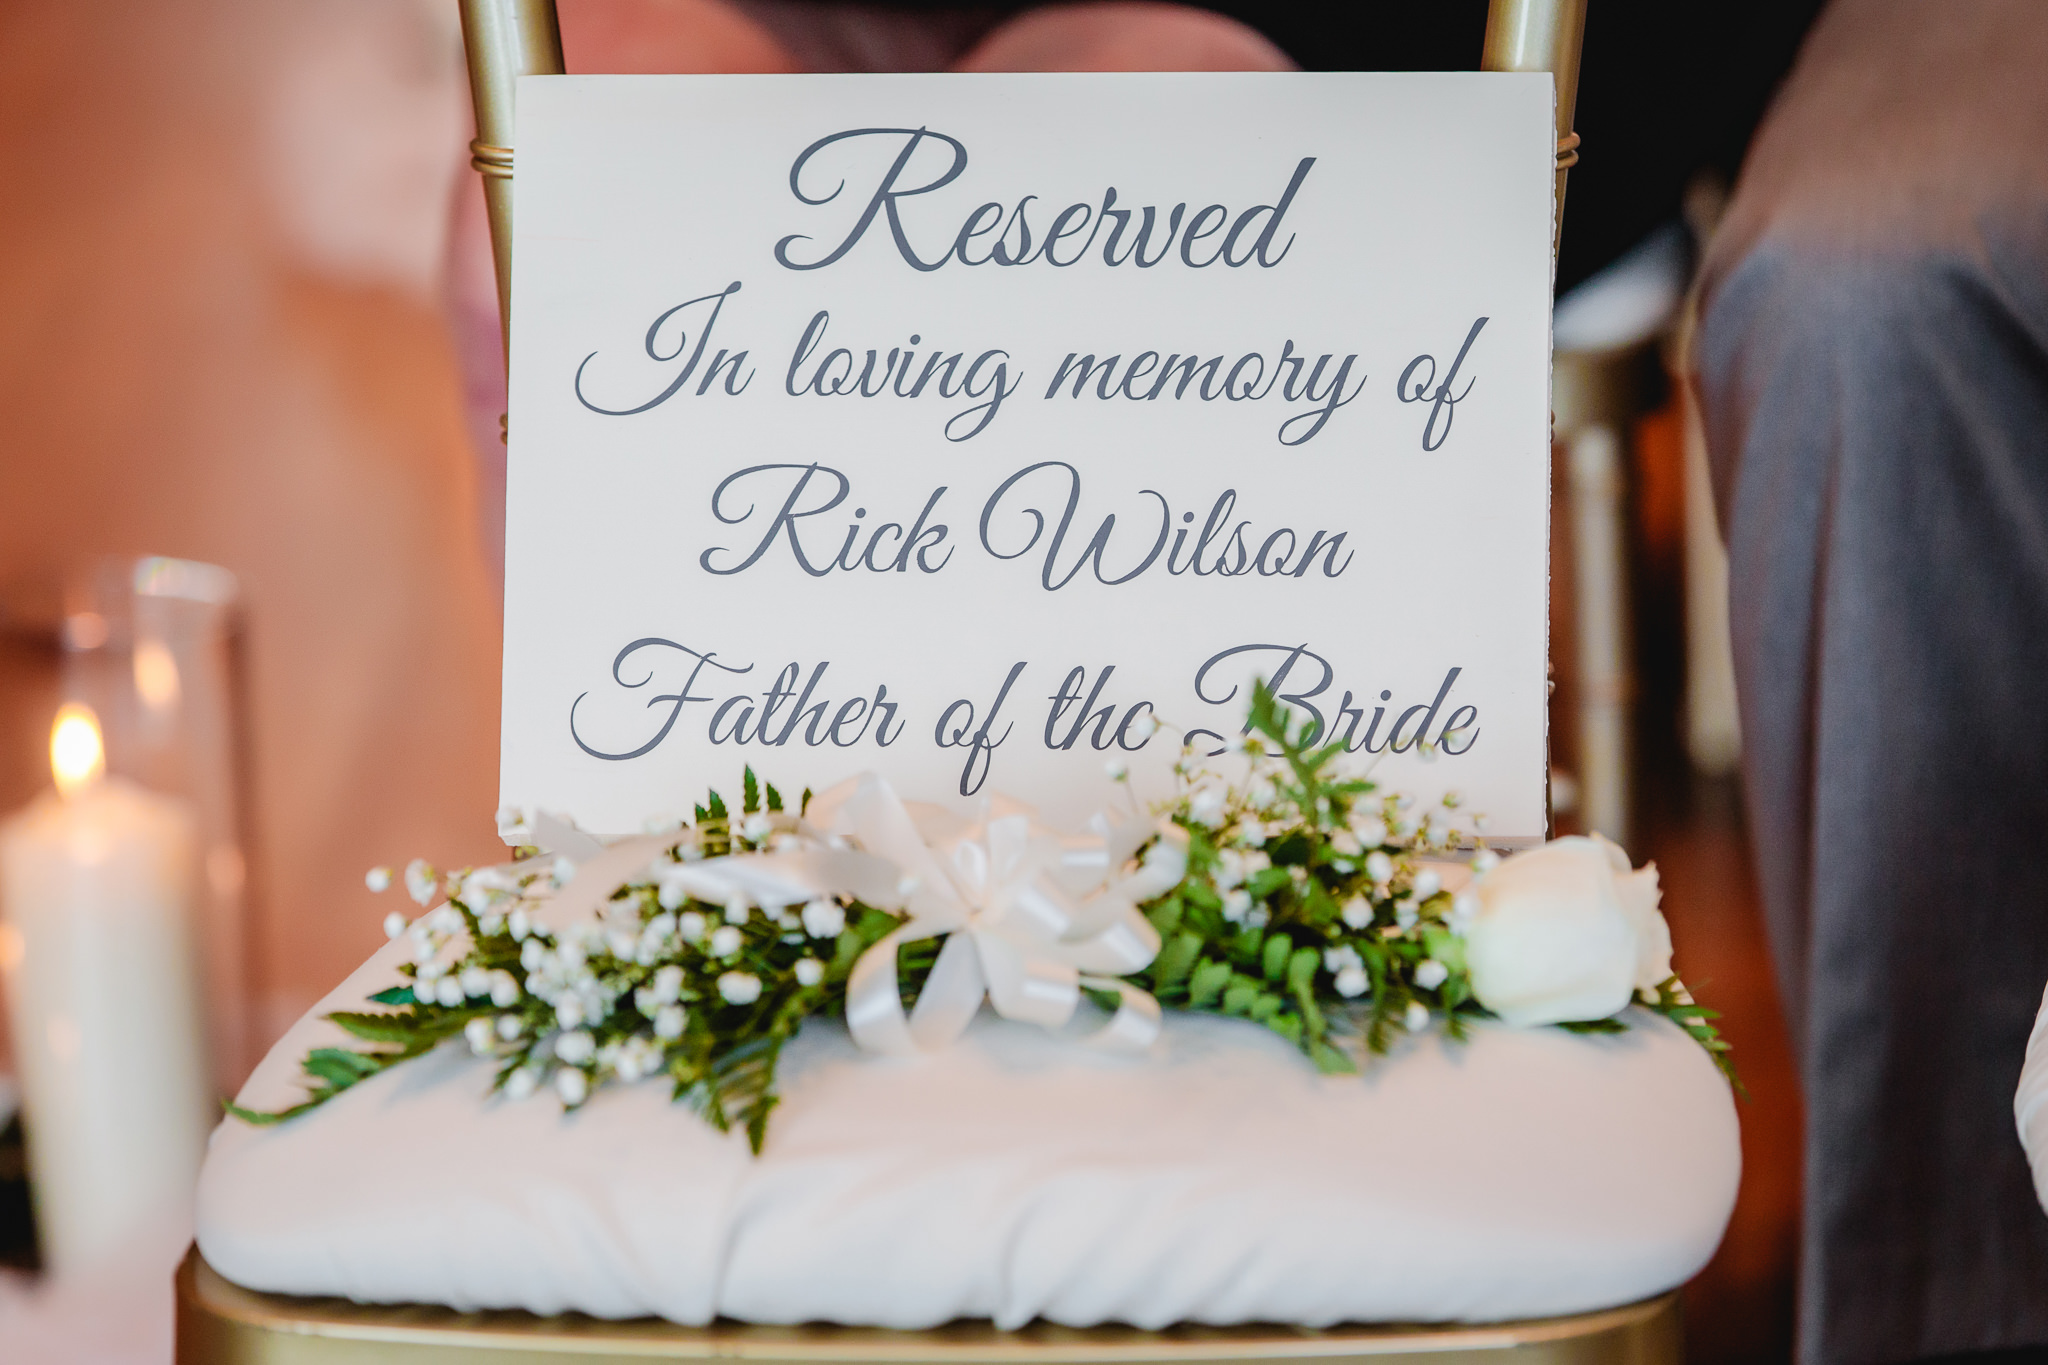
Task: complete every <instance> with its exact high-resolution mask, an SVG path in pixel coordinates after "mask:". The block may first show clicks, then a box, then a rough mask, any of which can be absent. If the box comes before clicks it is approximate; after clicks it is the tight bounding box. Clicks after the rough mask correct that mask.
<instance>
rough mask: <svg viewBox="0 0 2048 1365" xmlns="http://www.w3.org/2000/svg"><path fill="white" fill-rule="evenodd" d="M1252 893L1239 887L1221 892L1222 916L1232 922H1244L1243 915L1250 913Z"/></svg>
mask: <svg viewBox="0 0 2048 1365" xmlns="http://www.w3.org/2000/svg"><path fill="white" fill-rule="evenodd" d="M1251 909H1252V893H1251V892H1249V891H1246V890H1245V889H1244V888H1243V887H1239V888H1238V889H1236V890H1235V891H1226V892H1224V893H1223V918H1225V919H1227V920H1229V921H1230V922H1231V923H1232V924H1242V923H1244V917H1245V916H1246V915H1248V914H1250V913H1251Z"/></svg>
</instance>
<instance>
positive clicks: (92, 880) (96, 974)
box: [0, 704, 212, 1275]
mask: <svg viewBox="0 0 2048 1365" xmlns="http://www.w3.org/2000/svg"><path fill="white" fill-rule="evenodd" d="M50 767H51V770H52V772H53V773H54V774H55V776H56V780H57V790H56V791H54V792H50V793H46V794H44V795H43V796H41V797H38V798H37V799H36V800H35V801H34V802H32V803H31V804H30V805H29V806H28V808H27V809H25V810H22V811H20V812H18V813H17V814H15V815H14V816H12V817H10V818H9V819H8V820H7V821H6V823H5V824H0V967H4V968H5V971H6V981H7V1000H8V1005H9V1016H10V1022H11V1023H12V1026H13V1037H14V1055H15V1061H16V1065H17V1066H18V1067H19V1068H20V1071H21V1080H22V1097H23V1108H24V1113H25V1115H26V1121H27V1130H28V1144H29V1151H28V1156H29V1179H30V1188H31V1190H32V1191H33V1194H34V1198H35V1210H36V1226H37V1229H38V1232H39V1234H40V1237H41V1242H42V1253H43V1263H44V1265H45V1266H46V1267H47V1268H48V1269H49V1270H51V1271H52V1272H53V1273H54V1274H57V1275H64V1274H66V1273H68V1272H71V1271H75V1270H78V1269H81V1268H84V1267H88V1266H91V1265H93V1264H95V1263H97V1262H99V1261H101V1260H103V1259H104V1258H106V1257H107V1256H108V1255H109V1254H110V1253H114V1252H117V1251H119V1250H120V1249H121V1248H122V1246H123V1244H124V1243H126V1242H128V1241H129V1240H130V1239H131V1238H132V1237H133V1236H134V1235H135V1234H138V1233H142V1232H145V1231H153V1230H157V1229H161V1228H163V1227H165V1226H166V1225H168V1224H171V1223H172V1222H174V1221H175V1220H180V1219H184V1218H188V1217H189V1216H190V1214H189V1206H190V1203H191V1198H192V1189H193V1184H194V1181H195V1180H196V1178H197V1175H198V1171H199V1161H200V1157H201V1155H202V1153H203V1149H204V1146H205V1139H206V1132H207V1129H208V1127H209V1126H210V1120H211V1118H212V1115H211V1114H210V1112H209V1110H210V1108H211V1106H210V1103H209V1099H208V1095H207V1083H206V1075H207V1070H206V1063H205V1054H204V1048H203V1046H202V1039H201V1036H200V1029H199V1023H198V1018H199V1016H198V1010H197V1000H196V992H195V990H194V987H193V954H192V946H191V928H190V920H191V907H192V890H193V872H194V858H193V848H194V841H193V821H192V816H191V813H190V811H189V810H187V808H186V807H185V806H184V804H183V803H181V802H178V801H174V800H171V799H169V798H167V797H163V796H159V795H156V794H155V793H152V792H149V791H145V790H144V789H143V788H141V787H139V786H137V785H135V784H134V783H132V782H128V781H125V780H124V779H122V778H118V777H108V776H106V772H105V760H104V757H103V749H102V745H101V739H100V730H99V722H98V719H97V718H96V717H95V716H94V715H93V713H92V711H91V709H90V708H88V707H84V706H79V705H75V704H73V705H67V706H65V707H64V709H63V710H61V711H60V712H58V716H57V723H56V726H55V727H54V728H53V729H52V731H51V734H50Z"/></svg>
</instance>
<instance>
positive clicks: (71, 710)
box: [50, 701, 107, 796]
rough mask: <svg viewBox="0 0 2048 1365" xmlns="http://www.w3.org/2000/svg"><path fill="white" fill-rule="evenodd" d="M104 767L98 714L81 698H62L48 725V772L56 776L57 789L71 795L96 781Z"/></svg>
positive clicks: (103, 771) (105, 767) (105, 761)
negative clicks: (52, 720)
mask: <svg viewBox="0 0 2048 1365" xmlns="http://www.w3.org/2000/svg"><path fill="white" fill-rule="evenodd" d="M106 771H107V751H106V746H105V745H104V744H103V743H101V741H100V718H99V717H98V716H96V715H94V714H93V710H92V708H91V707H90V706H87V705H86V704H85V703H83V702H75V701H68V702H65V703H64V705H63V706H62V707H61V708H59V710H58V712H57V723H56V724H55V725H53V726H51V727H50V772H51V773H52V775H54V776H55V777H56V779H57V790H58V791H59V792H60V793H62V794H63V795H65V796H71V795H74V794H75V793H77V792H80V791H83V790H84V789H85V788H87V787H90V786H91V785H92V784H93V783H95V782H97V781H99V780H100V778H101V777H102V776H104V775H105V773H106Z"/></svg>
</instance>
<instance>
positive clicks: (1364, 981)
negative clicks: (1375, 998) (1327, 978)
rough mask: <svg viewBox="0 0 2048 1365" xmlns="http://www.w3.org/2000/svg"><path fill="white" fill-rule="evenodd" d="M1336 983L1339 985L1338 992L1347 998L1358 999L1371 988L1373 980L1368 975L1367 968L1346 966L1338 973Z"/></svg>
mask: <svg viewBox="0 0 2048 1365" xmlns="http://www.w3.org/2000/svg"><path fill="white" fill-rule="evenodd" d="M1334 984H1335V986H1336V987H1337V994H1339V995H1341V996H1343V997H1344V998H1345V999H1346V1000H1356V999H1357V998H1358V997H1359V996H1361V995H1364V994H1365V993H1366V991H1367V990H1368V989H1370V988H1371V986H1372V980H1371V978H1369V977H1368V976H1366V974H1365V968H1363V967H1346V968H1344V969H1343V970H1341V971H1339V972H1338V973H1337V976H1336V980H1335V982H1334Z"/></svg>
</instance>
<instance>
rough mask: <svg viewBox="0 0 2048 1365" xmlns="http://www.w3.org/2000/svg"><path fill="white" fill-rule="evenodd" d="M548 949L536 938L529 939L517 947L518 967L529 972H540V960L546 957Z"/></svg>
mask: <svg viewBox="0 0 2048 1365" xmlns="http://www.w3.org/2000/svg"><path fill="white" fill-rule="evenodd" d="M547 951H548V947H547V945H546V944H545V943H542V942H541V941H540V940H539V939H537V938H530V939H528V940H526V942H524V943H522V944H520V945H519V965H520V966H522V967H524V968H526V970H527V971H529V972H537V971H539V970H540V964H541V961H542V959H544V958H545V957H546V956H547Z"/></svg>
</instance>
